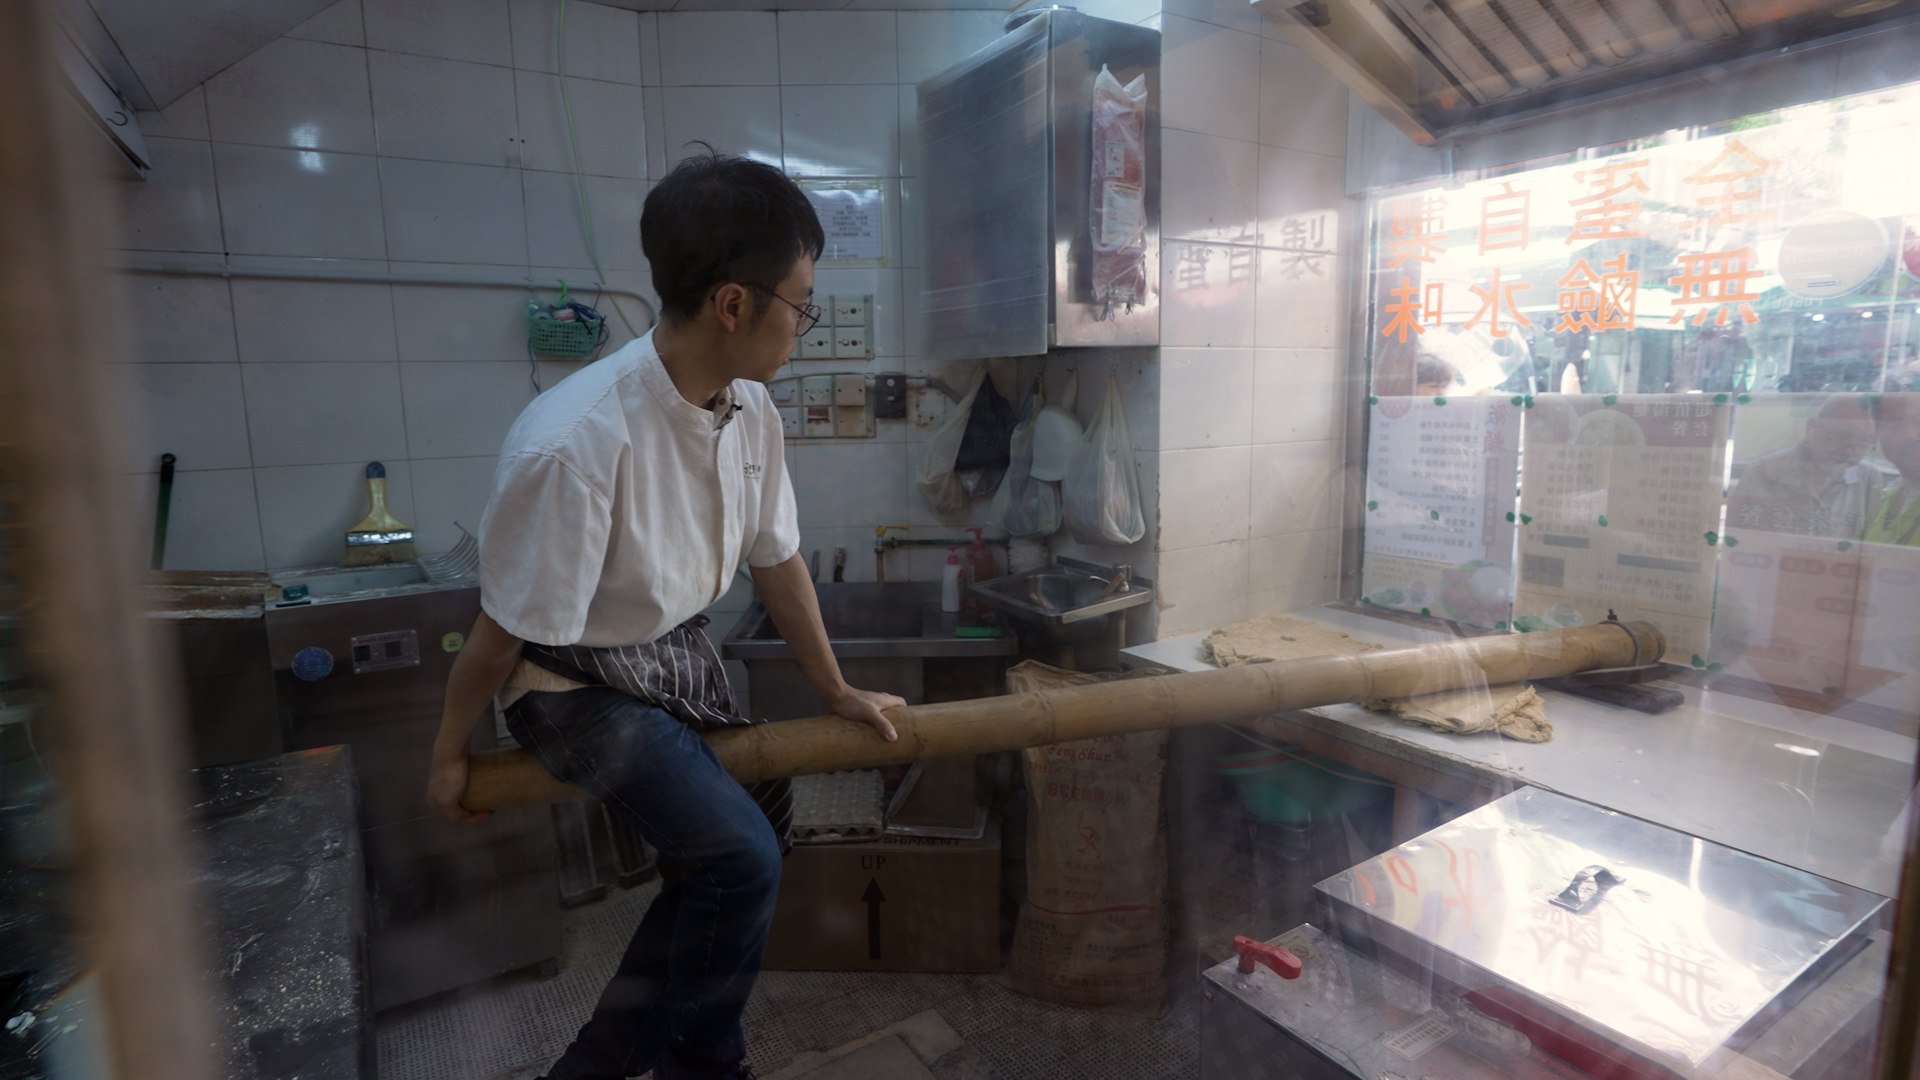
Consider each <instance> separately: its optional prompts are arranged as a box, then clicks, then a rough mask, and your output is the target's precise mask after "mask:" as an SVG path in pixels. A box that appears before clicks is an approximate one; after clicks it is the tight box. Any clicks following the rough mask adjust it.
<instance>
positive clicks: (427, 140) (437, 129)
mask: <svg viewBox="0 0 1920 1080" xmlns="http://www.w3.org/2000/svg"><path fill="white" fill-rule="evenodd" d="M366 57H367V64H368V66H369V69H370V71H371V73H372V77H373V122H374V126H375V128H376V129H377V130H378V132H379V138H380V152H381V153H382V154H385V155H387V156H389V157H402V158H424V159H426V160H428V161H461V162H467V163H469V164H473V165H514V164H518V163H519V161H520V126H519V122H518V120H517V119H516V108H515V102H514V90H513V72H512V71H511V70H509V69H507V68H503V67H494V66H493V65H491V64H470V63H467V62H465V61H462V60H442V59H440V58H438V57H433V56H408V55H405V54H403V53H389V52H369V53H367V54H366Z"/></svg>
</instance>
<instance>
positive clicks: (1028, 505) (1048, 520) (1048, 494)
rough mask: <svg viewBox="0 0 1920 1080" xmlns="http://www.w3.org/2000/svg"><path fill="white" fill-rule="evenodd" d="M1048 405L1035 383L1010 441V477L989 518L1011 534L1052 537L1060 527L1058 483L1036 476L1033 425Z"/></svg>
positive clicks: (1001, 486)
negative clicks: (1039, 478) (1034, 475)
mask: <svg viewBox="0 0 1920 1080" xmlns="http://www.w3.org/2000/svg"><path fill="white" fill-rule="evenodd" d="M1045 406H1046V398H1045V397H1044V396H1043V395H1042V393H1041V391H1040V389H1039V387H1038V385H1037V384H1036V386H1035V388H1034V392H1033V396H1032V397H1030V398H1028V399H1027V407H1026V409H1025V411H1024V412H1022V413H1021V415H1020V423H1019V424H1017V425H1015V426H1014V429H1013V435H1012V436H1011V437H1009V438H1008V440H1007V448H1008V457H1009V461H1008V464H1007V478H1006V480H1005V482H1003V483H1002V484H1001V485H1000V491H1001V492H1002V493H1003V494H1002V495H999V496H995V498H994V505H995V506H996V507H997V508H998V510H997V512H996V513H995V514H994V515H993V516H992V517H990V518H989V519H988V520H989V521H991V522H994V523H997V524H998V525H999V526H1000V527H1001V528H1003V529H1005V530H1007V534H1008V535H1009V536H1022V537H1042V536H1051V535H1053V534H1054V533H1055V532H1057V531H1058V530H1059V528H1060V488H1059V486H1058V485H1056V484H1049V483H1047V482H1046V481H1044V480H1036V479H1034V477H1033V437H1034V427H1035V423H1036V421H1037V420H1038V418H1039V416H1040V415H1041V413H1042V410H1043V408H1044V407H1045Z"/></svg>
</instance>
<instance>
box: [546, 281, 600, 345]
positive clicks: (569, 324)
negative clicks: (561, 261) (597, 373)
mask: <svg viewBox="0 0 1920 1080" xmlns="http://www.w3.org/2000/svg"><path fill="white" fill-rule="evenodd" d="M572 310H573V309H569V308H567V283H566V282H564V281H562V282H561V283H560V302H559V303H557V304H553V305H551V306H548V305H546V304H542V303H540V302H539V301H537V300H530V301H528V302H527V347H528V348H529V349H531V350H533V353H534V355H536V356H550V357H554V358H557V359H562V360H580V359H584V358H586V357H589V356H592V355H593V354H594V353H596V352H598V351H600V346H601V345H602V344H604V343H605V342H606V340H607V320H606V318H605V317H601V318H594V319H586V318H573V319H556V318H554V317H553V313H554V312H557V311H572ZM574 313H575V314H577V312H574Z"/></svg>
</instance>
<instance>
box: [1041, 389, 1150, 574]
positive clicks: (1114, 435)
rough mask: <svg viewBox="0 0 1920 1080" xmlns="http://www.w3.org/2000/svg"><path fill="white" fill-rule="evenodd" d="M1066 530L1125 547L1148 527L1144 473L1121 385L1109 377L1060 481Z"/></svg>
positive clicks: (1096, 541) (1082, 538)
mask: <svg viewBox="0 0 1920 1080" xmlns="http://www.w3.org/2000/svg"><path fill="white" fill-rule="evenodd" d="M1061 493H1062V501H1063V502H1064V504H1065V505H1064V510H1065V516H1066V521H1067V531H1068V532H1070V533H1072V534H1073V538H1074V539H1075V540H1078V541H1080V542H1081V543H1083V544H1105V545H1109V546H1114V547H1124V546H1125V545H1127V544H1131V543H1133V542H1135V541H1136V540H1139V539H1140V538H1141V537H1142V536H1145V535H1146V532H1147V519H1146V514H1145V512H1144V510H1143V508H1142V507H1141V505H1140V477H1139V474H1138V472H1137V471H1136V470H1135V468H1134V463H1133V440H1132V439H1131V438H1130V437H1129V436H1128V434H1127V414H1126V409H1125V408H1124V406H1123V405H1122V404H1121V401H1120V387H1119V384H1118V383H1116V382H1114V381H1113V379H1112V378H1108V379H1107V400H1106V401H1105V402H1104V403H1103V404H1102V405H1101V406H1100V415H1099V416H1098V417H1096V418H1095V419H1094V421H1093V426H1092V427H1091V428H1088V429H1087V438H1086V441H1085V442H1083V443H1081V444H1080V448H1079V449H1078V450H1077V451H1075V452H1074V456H1073V460H1072V461H1071V462H1069V463H1068V464H1067V478H1066V479H1065V480H1064V481H1062V483H1061Z"/></svg>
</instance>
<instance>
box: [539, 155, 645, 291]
mask: <svg viewBox="0 0 1920 1080" xmlns="http://www.w3.org/2000/svg"><path fill="white" fill-rule="evenodd" d="M521 184H522V186H523V188H524V191H525V196H526V206H527V258H528V259H529V260H531V261H532V262H534V263H535V264H537V265H541V266H590V265H592V260H590V259H589V258H588V257H587V245H586V240H585V239H584V233H583V232H582V225H581V221H580V207H579V203H578V201H577V199H576V196H575V194H574V179H573V177H571V176H569V175H567V174H566V173H542V172H533V171H532V170H528V171H526V172H523V173H522V174H521ZM584 186H585V188H586V193H587V203H588V205H590V206H591V207H592V208H593V239H594V243H595V245H596V246H597V247H598V248H599V252H600V265H601V266H602V267H603V268H605V269H607V270H609V271H611V270H638V269H644V268H645V267H646V265H647V260H646V257H645V256H644V255H642V254H641V253H640V206H641V204H642V202H644V201H645V199H646V197H647V182H646V181H644V180H616V179H613V178H612V177H606V176H589V177H587V178H586V179H585V181H584ZM574 280H580V281H586V280H591V277H588V278H575V279H574Z"/></svg>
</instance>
